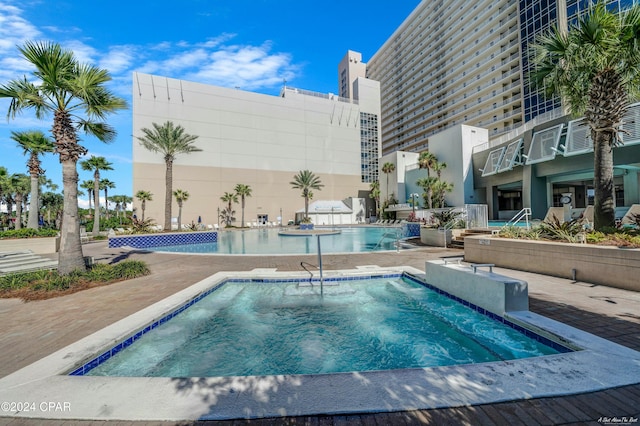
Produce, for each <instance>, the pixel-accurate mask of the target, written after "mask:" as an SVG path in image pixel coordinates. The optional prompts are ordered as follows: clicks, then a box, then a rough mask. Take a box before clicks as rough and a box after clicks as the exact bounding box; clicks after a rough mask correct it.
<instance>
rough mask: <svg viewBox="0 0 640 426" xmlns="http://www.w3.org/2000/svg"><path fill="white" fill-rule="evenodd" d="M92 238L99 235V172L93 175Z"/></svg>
mask: <svg viewBox="0 0 640 426" xmlns="http://www.w3.org/2000/svg"><path fill="white" fill-rule="evenodd" d="M92 233H93V235H94V236H96V235H98V234H99V233H100V172H98V170H96V171H95V172H94V173H93V230H92Z"/></svg>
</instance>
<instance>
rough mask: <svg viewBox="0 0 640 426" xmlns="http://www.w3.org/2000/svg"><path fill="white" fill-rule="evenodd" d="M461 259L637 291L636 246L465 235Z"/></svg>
mask: <svg viewBox="0 0 640 426" xmlns="http://www.w3.org/2000/svg"><path fill="white" fill-rule="evenodd" d="M464 260H465V261H466V262H471V263H493V264H495V265H496V266H501V267H504V268H510V269H516V270H520V271H528V272H536V273H540V274H546V275H553V276H557V277H562V278H568V279H575V280H577V281H582V282H588V283H594V284H602V285H607V286H610V287H617V288H623V289H627V290H633V291H640V279H638V277H640V249H625V248H618V247H608V246H596V245H593V244H570V243H555V242H548V241H529V240H514V239H508V238H493V237H488V236H469V237H466V238H465V239H464Z"/></svg>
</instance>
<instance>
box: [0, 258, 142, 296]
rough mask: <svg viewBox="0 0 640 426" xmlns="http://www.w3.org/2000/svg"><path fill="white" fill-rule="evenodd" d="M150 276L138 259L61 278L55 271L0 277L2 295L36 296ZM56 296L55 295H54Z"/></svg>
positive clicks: (100, 266) (100, 264)
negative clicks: (35, 294)
mask: <svg viewBox="0 0 640 426" xmlns="http://www.w3.org/2000/svg"><path fill="white" fill-rule="evenodd" d="M149 273H150V271H149V268H148V267H147V265H146V264H145V263H144V262H142V261H139V260H125V261H122V262H119V263H116V264H114V265H107V264H102V263H98V264H95V265H93V266H92V267H91V268H90V269H88V270H86V271H74V272H72V273H71V274H69V275H58V273H57V272H56V271H51V270H48V271H34V272H25V273H17V274H9V275H5V276H0V296H3V297H22V298H24V299H32V298H34V299H35V298H42V297H35V296H34V293H37V294H39V295H40V293H43V292H44V293H56V292H65V291H66V290H75V291H78V290H82V289H84V288H89V287H93V286H96V285H100V284H103V283H108V282H114V281H123V280H128V279H132V278H137V277H141V276H144V275H148V274H149ZM53 295H55V294H53Z"/></svg>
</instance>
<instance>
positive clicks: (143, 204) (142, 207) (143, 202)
mask: <svg viewBox="0 0 640 426" xmlns="http://www.w3.org/2000/svg"><path fill="white" fill-rule="evenodd" d="M146 207H147V206H146V205H145V201H144V200H142V205H141V206H140V209H141V210H142V221H143V222H144V209H145V208H146Z"/></svg>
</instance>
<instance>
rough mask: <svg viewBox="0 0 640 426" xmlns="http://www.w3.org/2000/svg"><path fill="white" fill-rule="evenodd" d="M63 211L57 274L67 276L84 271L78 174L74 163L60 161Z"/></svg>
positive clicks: (72, 161) (71, 161)
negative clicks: (79, 218)
mask: <svg viewBox="0 0 640 426" xmlns="http://www.w3.org/2000/svg"><path fill="white" fill-rule="evenodd" d="M62 182H63V185H64V187H63V192H64V209H63V210H62V220H61V232H60V251H59V252H58V273H59V274H61V275H67V274H69V273H71V272H73V271H74V270H76V269H81V270H84V269H85V264H84V256H83V254H82V245H81V244H80V221H79V220H78V172H77V169H76V161H74V160H71V159H69V160H65V161H62Z"/></svg>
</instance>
